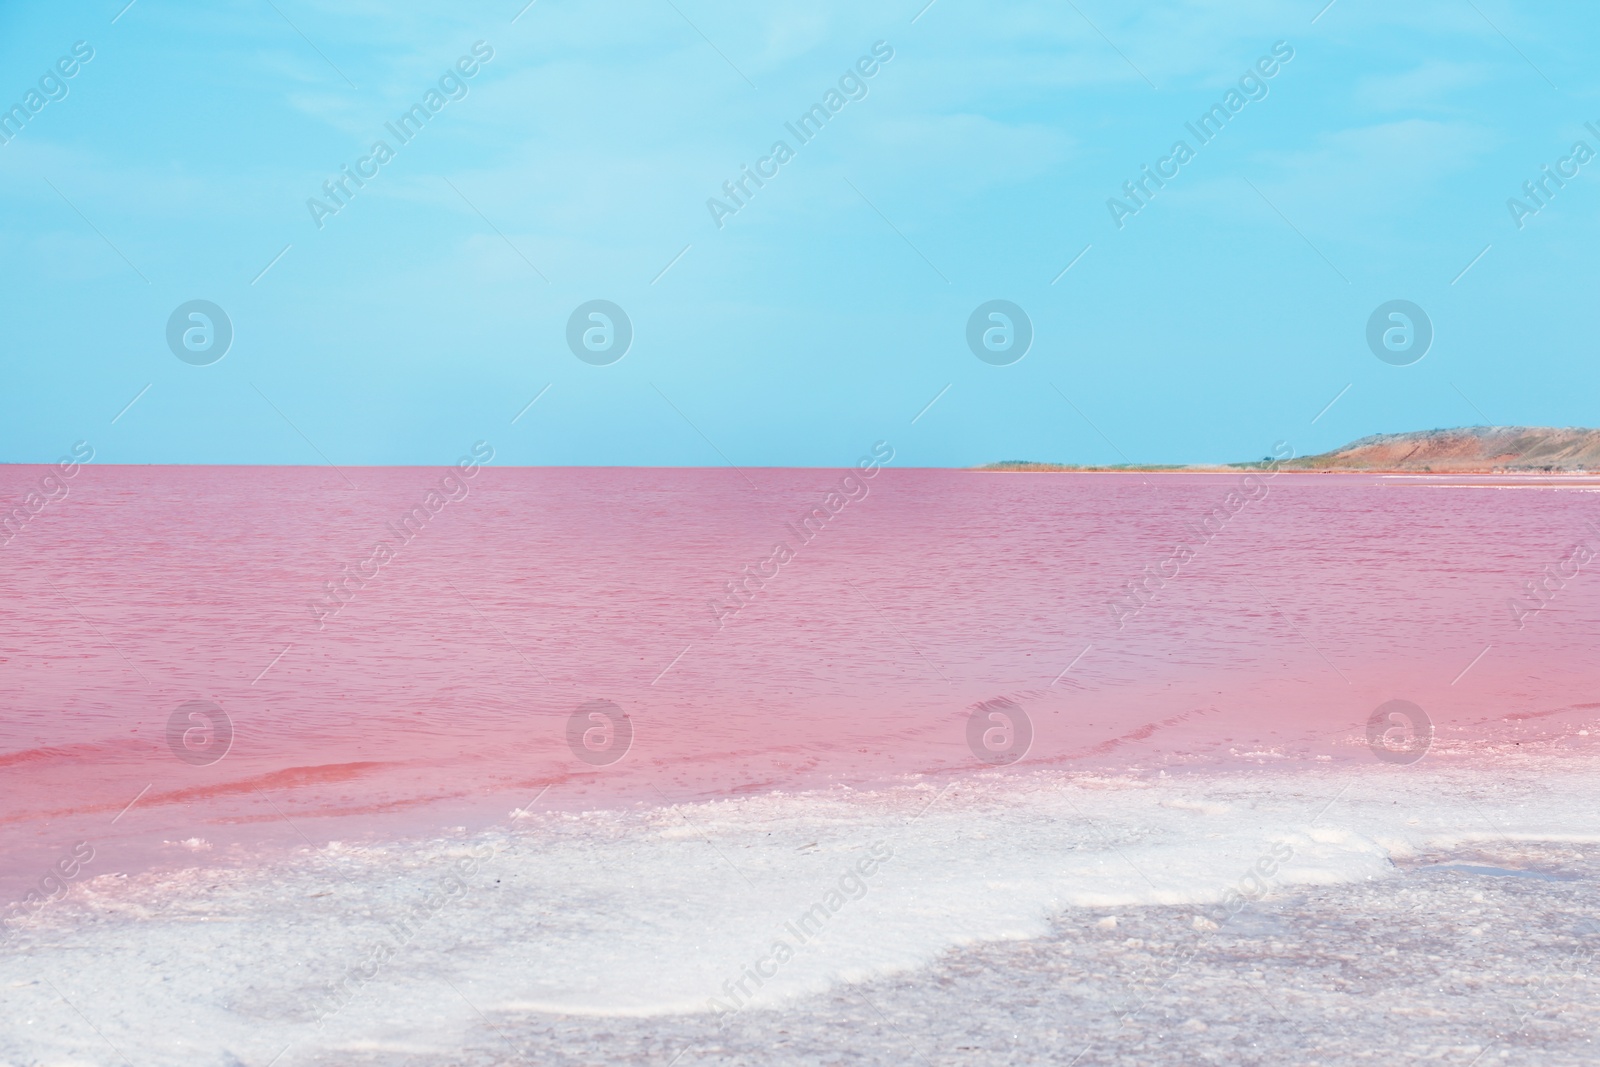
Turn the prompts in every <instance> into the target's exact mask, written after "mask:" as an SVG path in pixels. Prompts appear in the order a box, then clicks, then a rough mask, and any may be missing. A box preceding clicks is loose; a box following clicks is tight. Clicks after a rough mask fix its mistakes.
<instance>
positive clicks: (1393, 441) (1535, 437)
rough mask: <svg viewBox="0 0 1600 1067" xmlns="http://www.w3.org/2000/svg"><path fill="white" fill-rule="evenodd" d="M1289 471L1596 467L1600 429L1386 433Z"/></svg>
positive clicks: (1290, 464) (1288, 466)
mask: <svg viewBox="0 0 1600 1067" xmlns="http://www.w3.org/2000/svg"><path fill="white" fill-rule="evenodd" d="M1283 469H1284V470H1355V471H1373V470H1382V471H1448V472H1456V473H1459V472H1464V471H1490V472H1509V471H1593V470H1600V430H1586V429H1581V428H1566V429H1555V428H1551V427H1544V426H1465V427H1461V428H1458V429H1453V430H1422V431H1418V432H1414V433H1380V434H1373V435H1372V436H1371V437H1363V438H1361V439H1360V440H1358V441H1351V442H1350V443H1349V444H1347V445H1345V446H1344V447H1343V448H1336V449H1334V450H1333V451H1331V452H1323V453H1321V454H1320V455H1315V456H1302V457H1300V458H1298V459H1292V460H1286V461H1285V462H1284V463H1283Z"/></svg>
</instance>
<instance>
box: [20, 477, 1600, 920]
mask: <svg viewBox="0 0 1600 1067" xmlns="http://www.w3.org/2000/svg"><path fill="white" fill-rule="evenodd" d="M442 473H443V472H441V471H438V470H429V469H415V468H405V469H359V468H358V469H350V470H346V471H345V472H344V476H347V477H348V478H349V481H350V482H351V483H353V484H354V486H355V487H356V488H354V489H352V487H351V485H350V484H347V482H346V481H345V480H344V477H343V476H341V475H340V474H339V473H337V472H335V471H333V470H331V469H326V468H320V469H318V468H239V467H232V468H229V467H103V466H102V467H96V466H88V467H85V468H84V469H83V470H82V471H81V472H80V473H79V474H78V476H77V477H75V478H74V479H72V481H71V483H70V491H69V493H68V495H67V496H66V498H65V499H60V500H57V501H55V502H53V503H50V504H48V505H47V506H46V507H45V508H44V509H43V510H42V511H41V512H40V513H39V514H38V515H37V516H36V517H34V518H33V519H32V520H31V521H30V522H29V523H28V524H27V525H26V526H25V527H24V528H22V529H21V530H20V531H19V532H17V533H16V534H15V536H13V537H12V538H11V540H10V541H9V543H7V544H5V545H3V546H0V587H3V588H4V590H5V597H4V600H3V603H0V618H3V626H0V635H3V636H0V641H3V646H0V692H3V693H4V699H5V713H4V715H3V717H0V768H3V774H4V782H5V789H4V792H3V796H0V854H3V855H4V856H5V860H4V863H3V864H0V897H3V898H4V899H5V900H11V899H14V898H15V897H16V896H17V895H19V894H20V893H21V892H22V890H23V889H24V888H25V887H26V886H27V885H28V884H30V883H31V882H32V881H34V880H35V876H36V875H37V873H38V872H39V871H42V870H46V869H47V868H48V866H49V865H50V864H51V863H53V862H55V861H56V860H57V858H58V855H59V854H60V853H62V852H63V851H64V850H65V849H66V848H67V847H69V846H70V844H71V843H72V842H74V841H77V840H91V841H94V842H95V847H96V849H97V853H98V855H97V858H96V860H95V863H96V871H97V872H98V873H107V872H110V871H114V870H135V869H137V868H139V867H141V866H142V865H148V864H149V863H151V862H153V861H154V859H155V858H156V857H158V856H161V855H166V854H169V853H170V848H168V849H166V851H165V852H164V851H163V847H162V842H171V841H180V840H184V839H189V838H198V839H204V840H205V841H207V842H209V843H211V844H212V845H214V846H216V847H217V848H218V849H219V853H218V857H219V858H220V856H221V855H222V854H225V853H228V851H229V850H230V849H244V848H246V847H248V848H250V849H255V848H261V847H267V848H271V847H274V846H276V845H280V844H282V845H292V846H299V845H301V844H302V843H304V842H307V841H309V842H313V843H316V844H321V843H322V842H324V841H327V840H330V839H333V838H344V839H348V838H350V837H352V836H362V835H366V836H370V837H377V838H382V837H389V838H393V837H404V836H407V835H427V834H432V833H434V832H436V831H438V830H439V829H441V828H444V827H449V826H458V825H467V826H482V825H488V824H491V823H494V822H496V821H503V820H504V819H505V817H506V815H507V813H508V812H509V811H510V810H511V809H513V808H515V807H519V806H523V805H526V804H529V803H530V802H531V801H533V800H534V798H535V797H542V798H543V799H542V800H541V801H540V803H541V805H542V806H543V807H558V808H559V807H567V808H592V807H603V806H607V805H627V804H633V803H637V802H640V801H643V802H646V803H649V804H659V803H663V802H665V801H669V800H670V801H674V802H676V801H683V800H693V799H703V798H708V797H716V796H726V795H730V794H741V793H759V792H765V791H773V790H791V789H799V788H807V787H813V786H817V785H822V784H827V783H834V782H852V783H870V782H874V781H879V780H884V779H889V778H893V777H896V776H899V775H904V774H908V773H917V772H924V773H933V774H948V773H953V772H964V771H969V770H972V769H975V768H979V767H981V766H982V764H980V763H979V762H978V760H977V759H976V758H975V757H974V755H973V753H972V751H971V750H969V747H968V742H967V723H968V718H969V716H970V715H971V713H972V711H973V708H974V707H975V706H976V705H977V704H978V703H980V702H983V701H989V700H994V699H997V698H1002V697H1004V698H1008V699H1010V700H1012V701H1014V702H1015V703H1016V704H1018V705H1020V706H1021V707H1022V708H1023V709H1025V711H1026V712H1027V714H1028V716H1029V717H1030V718H1031V720H1032V724H1033V728H1034V732H1035V736H1034V740H1033V743H1032V746H1031V748H1030V750H1029V752H1028V754H1027V756H1026V758H1025V759H1024V760H1023V761H1022V762H1021V763H1020V764H1018V765H1017V768H1018V769H1028V768H1036V767H1040V766H1050V765H1054V766H1065V767H1070V766H1086V767H1088V766H1106V765H1114V766H1118V767H1121V768H1139V769H1145V770H1151V769H1155V768H1162V769H1167V770H1170V771H1178V770H1183V769H1193V768H1204V767H1219V766H1222V765H1228V766H1232V767H1246V766H1250V765H1252V764H1254V763H1259V762H1260V761H1261V760H1262V759H1264V758H1267V757H1269V756H1270V757H1271V758H1272V759H1274V760H1277V761H1279V762H1280V763H1281V762H1282V761H1288V762H1289V763H1291V764H1292V763H1293V762H1294V761H1297V760H1303V761H1307V762H1308V763H1309V762H1315V761H1318V760H1320V761H1321V762H1323V763H1326V762H1328V761H1329V760H1332V761H1334V762H1335V763H1337V761H1340V760H1362V761H1367V762H1370V761H1371V759H1372V756H1371V754H1370V752H1369V751H1368V749H1367V746H1366V743H1365V724H1366V720H1367V717H1368V716H1369V715H1370V714H1371V712H1372V711H1373V709H1374V708H1376V707H1377V706H1378V705H1380V704H1382V703H1383V702H1385V701H1387V700H1390V699H1393V698H1403V699H1406V700H1410V701H1413V702H1415V703H1416V704H1418V705H1419V706H1421V707H1422V708H1424V709H1425V710H1426V711H1427V713H1428V714H1429V716H1430V717H1431V718H1432V720H1433V722H1434V724H1435V727H1436V729H1437V731H1438V735H1437V736H1438V739H1439V740H1438V742H1437V743H1436V749H1435V752H1434V753H1431V754H1430V756H1429V757H1428V758H1430V759H1438V758H1456V759H1465V758H1469V757H1471V755H1472V753H1473V752H1475V751H1476V752H1480V753H1481V754H1482V755H1484V756H1485V757H1488V756H1490V755H1492V754H1493V753H1496V752H1500V751H1504V750H1505V749H1506V748H1507V747H1508V746H1516V745H1519V744H1521V743H1523V742H1526V741H1530V740H1538V739H1547V738H1550V737H1559V736H1564V735H1566V734H1571V735H1573V736H1572V737H1571V740H1572V743H1573V744H1576V745H1580V746H1581V745H1585V744H1587V743H1588V742H1587V739H1586V738H1587V735H1583V736H1577V727H1576V724H1577V723H1578V722H1579V721H1580V720H1584V719H1586V718H1590V719H1592V718H1593V712H1592V709H1593V708H1595V707H1596V706H1597V702H1600V664H1597V661H1596V657H1595V656H1594V653H1593V650H1594V647H1595V640H1596V638H1597V637H1600V579H1597V578H1596V577H1594V576H1592V575H1590V574H1589V573H1587V571H1584V572H1582V573H1579V574H1578V575H1576V576H1575V577H1573V578H1571V579H1570V580H1566V581H1564V583H1563V584H1562V585H1561V587H1560V589H1559V591H1558V592H1556V593H1555V594H1554V596H1553V598H1552V599H1551V600H1550V602H1549V605H1548V606H1547V607H1546V608H1544V610H1542V611H1541V612H1540V613H1538V614H1537V615H1536V616H1533V617H1530V618H1528V619H1526V620H1525V625H1524V626H1523V627H1522V628H1520V629H1519V628H1518V626H1517V624H1516V621H1515V618H1514V616H1513V615H1512V613H1511V611H1510V609H1509V608H1508V607H1507V605H1506V602H1507V600H1508V599H1509V598H1512V597H1517V596H1520V595H1521V594H1522V592H1523V584H1524V583H1525V582H1527V581H1529V580H1532V579H1535V578H1537V577H1539V575H1540V573H1541V571H1543V570H1544V568H1545V567H1546V565H1547V564H1550V565H1554V564H1557V563H1558V562H1560V561H1561V560H1563V559H1565V558H1566V557H1567V556H1568V554H1569V552H1570V550H1571V548H1572V546H1573V545H1574V544H1575V543H1576V542H1578V541H1579V540H1580V539H1582V538H1584V537H1585V536H1586V534H1585V533H1584V530H1583V524H1584V523H1585V522H1586V521H1588V520H1590V519H1591V518H1593V517H1595V516H1597V515H1600V498H1596V497H1595V496H1594V495H1592V494H1593V493H1594V492H1595V488H1594V487H1592V486H1585V485H1584V484H1583V483H1581V482H1559V481H1544V482H1536V481H1517V482H1510V483H1508V482H1506V481H1504V480H1496V479H1453V480H1429V479H1386V478H1380V477H1367V476H1350V475H1343V476H1323V475H1289V474H1283V475H1279V476H1277V477H1276V478H1275V479H1273V480H1272V481H1271V483H1270V492H1269V493H1268V494H1267V496H1266V497H1265V498H1264V499H1261V500H1258V501H1255V502H1252V503H1250V504H1248V505H1247V506H1245V507H1243V509H1242V510H1240V511H1239V513H1238V514H1236V515H1234V516H1233V517H1232V518H1230V519H1229V520H1227V522H1226V525H1225V526H1224V527H1223V528H1222V529H1221V530H1220V532H1219V533H1217V535H1216V536H1215V537H1214V539H1213V540H1212V541H1211V542H1210V543H1209V544H1207V545H1205V546H1204V547H1203V548H1202V549H1201V550H1200V552H1199V553H1198V555H1197V556H1196V558H1195V559H1194V560H1193V561H1192V562H1191V563H1189V564H1188V565H1187V566H1186V567H1185V568H1184V570H1183V572H1182V574H1181V575H1180V576H1179V577H1177V578H1175V579H1173V580H1171V581H1169V582H1167V584H1166V585H1165V586H1164V587H1163V588H1162V589H1161V590H1160V591H1159V592H1158V593H1157V594H1156V595H1155V597H1154V600H1153V602H1151V603H1150V604H1149V605H1148V606H1146V607H1145V608H1144V609H1143V610H1142V611H1140V612H1139V613H1138V614H1137V615H1135V616H1133V617H1132V618H1129V619H1128V620H1127V621H1126V623H1125V625H1124V626H1123V627H1122V628H1120V629H1119V628H1118V626H1117V625H1116V617H1115V615H1114V613H1113V612H1112V611H1111V610H1110V608H1109V607H1108V604H1109V602H1110V601H1112V600H1114V599H1115V598H1116V597H1118V596H1119V595H1120V594H1121V592H1122V587H1123V586H1124V585H1125V583H1127V582H1128V581H1130V580H1132V579H1134V578H1135V577H1137V576H1138V575H1139V573H1140V572H1141V570H1143V569H1144V568H1145V567H1146V566H1147V565H1155V564H1158V563H1160V562H1161V561H1162V560H1164V559H1166V558H1167V557H1168V556H1169V555H1170V554H1171V552H1172V549H1173V545H1174V544H1175V543H1177V542H1178V541H1179V540H1180V539H1182V538H1183V536H1184V534H1183V530H1184V527H1185V525H1186V524H1187V523H1191V522H1194V521H1198V519H1199V518H1200V517H1201V515H1202V514H1204V513H1205V512H1207V511H1208V510H1209V509H1211V508H1213V507H1215V506H1217V505H1218V504H1220V503H1221V502H1222V500H1223V498H1224V497H1225V496H1226V495H1227V494H1228V492H1229V491H1230V490H1233V489H1234V488H1236V487H1237V485H1238V478H1237V476H1234V475H1197V474H1161V475H1154V474H1152V475H1136V474H1128V475H1107V474H1096V475H1072V474H1052V475H1043V474H1030V475H1016V474H986V473H973V472H959V471H933V470H896V469H886V470H884V471H882V472H881V473H879V475H878V476H877V477H876V478H874V479H872V480H871V481H870V482H868V483H866V485H867V488H868V492H867V494H866V496H865V497H863V498H860V499H855V500H851V501H849V502H848V503H847V504H845V505H844V506H843V507H842V509H841V510H839V511H838V513H837V514H835V515H834V516H833V517H832V518H830V519H829V520H827V522H826V524H825V528H824V529H822V530H821V532H820V533H819V534H817V535H816V536H815V538H814V539H813V540H811V541H809V542H808V543H802V542H801V541H800V540H799V539H798V538H797V537H796V536H795V533H794V530H793V529H792V528H791V524H798V522H799V519H800V517H801V515H802V514H804V513H805V512H806V511H808V510H810V509H811V508H812V507H814V506H816V505H818V504H819V503H820V502H821V501H822V500H823V498H824V496H825V495H826V494H827V493H828V492H829V491H830V490H831V489H833V488H834V487H837V486H838V485H839V483H840V479H841V473H840V472H836V471H823V470H752V471H747V472H743V473H740V472H736V471H731V470H635V469H626V470H623V469H555V470H550V469H494V468H492V467H491V468H486V469H484V470H482V471H481V472H480V473H479V474H478V476H477V477H476V478H475V479H473V480H472V481H471V482H470V483H469V486H470V491H469V492H468V494H467V496H466V497H465V498H464V499H459V500H454V501H451V502H449V503H448V504H446V505H445V506H443V508H442V510H440V511H439V512H438V513H437V514H435V515H433V516H432V518H431V519H430V520H429V521H428V522H427V524H426V526H425V527H424V528H423V529H422V531H421V532H420V533H419V534H417V535H416V536H415V537H414V539H412V540H411V541H409V542H408V543H405V544H403V545H402V546H401V547H399V548H398V550H397V553H396V555H395V558H393V559H392V560H390V561H388V562H387V563H385V564H384V566H383V567H382V569H381V570H380V571H379V572H378V574H377V576H376V577H374V578H372V579H371V580H370V581H368V582H366V583H365V585H363V586H362V587H361V588H360V589H359V591H358V592H356V594H355V595H354V598H353V599H352V600H350V602H349V603H348V604H347V605H345V606H344V607H343V608H342V609H341V610H340V611H339V612H338V613H337V614H335V615H332V616H331V617H329V618H327V619H326V620H325V622H324V625H322V626H320V627H319V625H318V624H317V622H316V620H315V617H314V614H313V612H312V610H311V609H310V608H309V607H308V602H310V601H312V600H314V599H316V598H318V597H320V596H322V594H323V584H324V583H325V582H327V581H328V580H330V579H333V578H335V577H337V576H338V573H339V570H340V567H341V565H343V564H347V563H353V562H355V561H357V560H363V559H366V558H367V557H369V556H370V555H371V549H372V546H373V544H374V542H376V541H377V540H379V539H388V540H390V541H395V540H396V538H395V537H394V535H393V534H392V533H391V532H389V529H388V527H387V526H386V524H391V523H398V521H399V518H400V516H401V514H402V513H403V512H406V511H407V510H408V509H410V508H412V507H413V505H416V504H419V503H421V502H422V501H423V499H424V497H425V494H427V493H428V491H429V490H430V489H433V488H435V487H437V486H438V484H439V482H440V479H441V476H442ZM42 474H43V470H42V469H40V468H30V467H8V468H0V499H3V500H5V501H8V502H9V501H13V500H20V499H21V498H22V497H23V496H24V495H25V494H26V493H27V491H28V490H29V489H30V488H31V487H33V486H34V485H37V484H38V482H39V479H40V477H41V476H42ZM778 542H785V543H787V544H788V546H789V547H790V548H792V549H793V550H794V558H793V559H792V560H790V561H788V562H787V563H785V564H783V565H782V567H781V568H780V569H779V571H778V573H777V575H776V576H775V577H772V578H770V579H767V580H766V581H765V583H764V585H763V586H762V588H760V589H759V590H758V591H756V592H755V593H754V595H753V597H752V598H751V599H750V601H749V603H748V604H746V605H745V606H743V607H742V608H741V609H740V610H739V611H738V612H737V613H736V614H733V615H731V616H729V617H726V618H725V623H724V624H723V625H721V626H719V623H718V619H717V615H716V613H715V612H714V611H713V609H712V607H711V606H710V602H711V601H712V600H713V599H720V600H721V601H722V602H723V603H728V602H729V596H728V594H727V593H726V591H725V583H727V582H729V581H731V580H734V579H736V578H737V577H739V575H740V573H741V572H742V571H743V570H744V569H745V567H746V565H747V564H756V563H758V562H761V561H765V560H768V559H769V557H771V556H772V555H773V550H774V546H775V544H776V543H778ZM767 569H768V572H769V573H770V567H768V568H767ZM1086 649H1087V651H1085V650H1086ZM1485 649H1487V651H1486V652H1485ZM1480 654H1481V656H1480ZM1069 665H1070V668H1071V669H1070V670H1067V668H1068V667H1069ZM1064 671H1065V673H1063V672H1064ZM193 700H204V701H209V702H212V703H214V704H216V705H218V706H220V707H221V708H223V709H224V710H225V711H226V713H227V715H228V716H229V717H230V719H231V721H232V724H233V727H234V730H235V736H234V740H233V744H232V748H231V750H230V751H229V752H228V753H227V755H226V756H225V757H224V758H222V759H220V760H219V761H217V762H215V763H212V764H210V765H207V766H198V765H193V764H190V763H187V762H184V761H183V760H180V759H179V758H177V757H176V756H175V755H174V754H173V752H172V751H171V750H170V749H169V746H168V744H167V740H166V730H167V722H168V717H169V715H170V714H171V713H172V711H173V710H174V709H175V708H177V707H178V706H179V705H180V704H183V703H184V702H186V701H193ZM593 700H609V701H612V702H614V703H615V704H616V705H617V706H619V707H620V708H621V709H623V710H624V711H625V712H626V713H627V714H628V716H629V719H630V721H631V723H632V724H633V728H634V732H635V737H634V740H633V744H632V748H631V750H630V751H629V752H628V753H627V755H626V756H624V757H623V758H622V759H620V761H618V762H616V763H614V764H612V765H609V766H593V765H590V764H589V763H586V762H584V761H582V760H580V759H578V758H577V757H576V756H575V755H574V752H573V750H572V749H571V748H570V747H569V745H568V740H567V734H568V720H569V717H570V716H571V715H572V714H573V712H574V711H575V710H577V709H578V708H579V707H580V706H581V705H583V704H584V703H585V702H587V701H593ZM1446 750H1448V752H1449V753H1453V754H1454V755H1445V756H1441V755H1440V753H1441V752H1445V751H1446ZM135 801H136V802H135ZM131 802H132V806H131V807H130V806H129V805H130V803H131Z"/></svg>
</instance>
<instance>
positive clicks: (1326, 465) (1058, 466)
mask: <svg viewBox="0 0 1600 1067" xmlns="http://www.w3.org/2000/svg"><path fill="white" fill-rule="evenodd" d="M1268 463H1271V464H1272V466H1273V469H1274V470H1277V471H1300V472H1304V473H1307V474H1341V473H1342V474H1441V475H1442V474H1448V475H1459V474H1475V475H1494V476H1515V477H1537V476H1545V477H1548V476H1551V475H1580V476H1581V475H1590V474H1600V430H1591V429H1586V428H1583V427H1561V428H1557V427H1548V426H1461V427H1456V428H1454V429H1446V430H1416V431H1412V432H1409V433H1389V434H1373V435H1371V436H1368V437H1363V438H1361V439H1359V440H1356V441H1352V442H1350V443H1349V444H1347V445H1345V446H1343V447H1342V448H1336V449H1334V450H1333V451H1331V452H1320V453H1317V454H1316V455H1311V456H1297V457H1293V458H1287V459H1281V460H1272V459H1270V458H1269V459H1264V460H1261V461H1258V462H1248V463H1214V464H1213V463H1193V464H1174V463H1148V464H1142V463H1123V464H1117V465H1114V466H1085V465H1080V464H1074V463H1039V462H1034V461H1032V460H1006V461H1003V462H1000V463H988V464H985V465H984V466H982V467H978V468H976V469H977V470H982V471H993V472H1000V473H1052V472H1053V473H1069V472H1070V473H1085V474H1087V473H1101V472H1106V473H1110V472H1117V471H1121V472H1124V473H1130V474H1165V473H1173V472H1178V473H1208V472H1209V473H1229V472H1234V471H1251V470H1262V469H1266V467H1267V464H1268Z"/></svg>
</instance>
